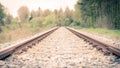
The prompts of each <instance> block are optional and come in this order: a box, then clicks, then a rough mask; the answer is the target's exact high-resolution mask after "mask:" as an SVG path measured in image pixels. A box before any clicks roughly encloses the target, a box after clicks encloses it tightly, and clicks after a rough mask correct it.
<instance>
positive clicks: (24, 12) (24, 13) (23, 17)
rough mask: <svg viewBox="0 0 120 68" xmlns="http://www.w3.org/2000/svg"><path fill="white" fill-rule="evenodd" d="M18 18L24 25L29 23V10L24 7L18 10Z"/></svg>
mask: <svg viewBox="0 0 120 68" xmlns="http://www.w3.org/2000/svg"><path fill="white" fill-rule="evenodd" d="M18 17H19V19H20V22H22V23H24V22H26V21H27V19H28V17H29V10H28V8H27V7H26V6H22V7H20V8H19V9H18Z"/></svg>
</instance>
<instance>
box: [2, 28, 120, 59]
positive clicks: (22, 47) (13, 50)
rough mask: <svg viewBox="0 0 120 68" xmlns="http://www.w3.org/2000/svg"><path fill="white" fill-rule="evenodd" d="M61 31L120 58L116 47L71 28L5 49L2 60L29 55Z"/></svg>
mask: <svg viewBox="0 0 120 68" xmlns="http://www.w3.org/2000/svg"><path fill="white" fill-rule="evenodd" d="M60 29H61V30H62V29H64V30H68V31H70V32H72V33H73V34H74V35H76V36H77V37H79V38H81V39H83V40H84V41H86V42H87V43H89V44H90V45H92V46H93V47H95V48H96V49H97V50H98V51H100V52H102V53H103V54H104V55H114V56H115V57H116V58H118V59H119V57H120V49H119V48H116V47H113V46H111V45H108V44H106V43H103V42H100V41H98V40H95V39H93V38H91V37H88V36H86V35H84V34H82V33H80V32H78V31H77V30H75V29H73V28H70V27H55V28H52V29H50V30H48V31H46V32H44V33H42V34H38V35H37V36H34V37H32V38H30V39H29V40H26V41H23V42H21V43H19V44H15V45H12V46H9V47H7V48H3V49H2V50H0V60H3V61H4V60H5V59H7V58H9V57H10V56H12V55H15V54H18V55H20V54H21V53H24V51H26V53H27V49H29V48H31V49H32V48H33V46H34V45H36V44H37V43H39V42H40V41H41V40H43V39H44V38H46V37H47V36H49V35H51V34H52V33H54V32H55V31H57V30H60ZM59 42H60V41H59ZM48 45H49V43H48ZM34 47H35V46H34ZM66 49H67V48H66Z"/></svg>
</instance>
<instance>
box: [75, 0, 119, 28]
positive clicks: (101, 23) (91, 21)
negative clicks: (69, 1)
mask: <svg viewBox="0 0 120 68" xmlns="http://www.w3.org/2000/svg"><path fill="white" fill-rule="evenodd" d="M76 6H77V7H78V8H76V11H78V10H79V11H80V12H77V14H79V13H81V15H80V16H81V18H82V20H81V22H82V25H83V26H86V27H104V28H110V29H120V14H119V12H120V0H78V2H77V4H76ZM78 17H79V16H78Z"/></svg>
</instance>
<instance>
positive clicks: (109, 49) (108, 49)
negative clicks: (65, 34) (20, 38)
mask: <svg viewBox="0 0 120 68" xmlns="http://www.w3.org/2000/svg"><path fill="white" fill-rule="evenodd" d="M67 29H68V30H69V31H71V32H72V33H73V34H75V35H76V36H78V37H80V38H82V39H84V40H85V41H86V42H89V44H92V45H93V47H96V48H97V50H101V51H102V52H103V53H104V54H106V55H109V54H114V55H116V56H117V57H120V49H119V48H116V47H113V46H111V45H108V44H106V43H103V42H100V41H98V40H95V39H93V38H91V37H88V36H86V35H84V34H82V33H80V32H78V31H76V30H75V29H72V28H69V27H67Z"/></svg>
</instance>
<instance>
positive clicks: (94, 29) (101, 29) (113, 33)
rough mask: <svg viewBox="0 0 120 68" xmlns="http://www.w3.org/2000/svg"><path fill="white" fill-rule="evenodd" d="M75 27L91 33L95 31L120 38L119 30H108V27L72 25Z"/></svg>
mask: <svg viewBox="0 0 120 68" xmlns="http://www.w3.org/2000/svg"><path fill="white" fill-rule="evenodd" d="M74 28H75V29H80V30H83V31H88V32H91V33H97V34H101V35H105V36H108V37H111V38H117V39H120V30H109V29H105V28H82V27H79V26H77V27H74Z"/></svg>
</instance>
